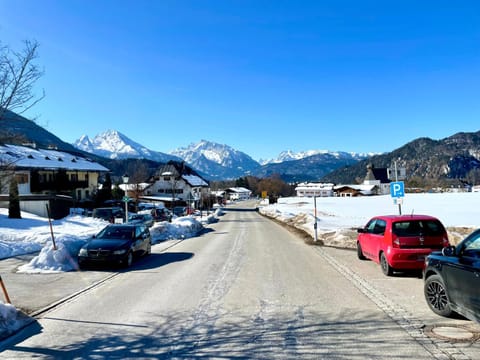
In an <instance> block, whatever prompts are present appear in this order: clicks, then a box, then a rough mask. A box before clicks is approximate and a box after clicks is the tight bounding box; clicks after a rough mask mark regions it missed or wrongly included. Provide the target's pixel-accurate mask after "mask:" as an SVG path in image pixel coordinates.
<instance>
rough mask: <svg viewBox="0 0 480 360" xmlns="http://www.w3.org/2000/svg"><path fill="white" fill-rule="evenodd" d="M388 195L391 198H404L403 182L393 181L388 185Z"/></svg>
mask: <svg viewBox="0 0 480 360" xmlns="http://www.w3.org/2000/svg"><path fill="white" fill-rule="evenodd" d="M390 195H392V197H393V198H400V197H404V196H405V188H404V185H403V181H394V182H391V183H390Z"/></svg>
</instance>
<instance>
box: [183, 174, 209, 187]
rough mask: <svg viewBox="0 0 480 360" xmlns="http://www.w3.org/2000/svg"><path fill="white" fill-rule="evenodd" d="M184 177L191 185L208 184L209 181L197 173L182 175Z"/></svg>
mask: <svg viewBox="0 0 480 360" xmlns="http://www.w3.org/2000/svg"><path fill="white" fill-rule="evenodd" d="M182 179H183V180H185V181H186V182H187V183H188V184H189V185H191V186H208V183H207V182H206V181H205V180H203V179H202V178H201V177H200V176H197V175H182Z"/></svg>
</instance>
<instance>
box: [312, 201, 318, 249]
mask: <svg viewBox="0 0 480 360" xmlns="http://www.w3.org/2000/svg"><path fill="white" fill-rule="evenodd" d="M313 204H314V209H315V210H314V211H315V213H314V214H313V216H314V217H315V222H314V224H313V230H314V233H315V237H314V239H313V241H314V242H317V240H318V237H317V197H316V196H313Z"/></svg>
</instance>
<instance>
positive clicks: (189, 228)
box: [150, 216, 203, 244]
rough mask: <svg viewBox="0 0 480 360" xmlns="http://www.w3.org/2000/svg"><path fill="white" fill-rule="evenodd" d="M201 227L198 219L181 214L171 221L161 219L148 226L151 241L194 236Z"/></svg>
mask: <svg viewBox="0 0 480 360" xmlns="http://www.w3.org/2000/svg"><path fill="white" fill-rule="evenodd" d="M202 229H203V225H202V223H201V222H200V221H198V220H197V219H195V218H194V217H193V216H182V217H177V218H174V219H173V220H172V222H171V223H169V222H166V221H163V222H160V223H156V224H155V226H153V227H152V228H150V234H151V236H152V243H154V244H156V243H157V242H159V241H164V240H172V239H185V238H189V237H192V236H195V235H196V234H198V233H199V232H200V231H201V230H202Z"/></svg>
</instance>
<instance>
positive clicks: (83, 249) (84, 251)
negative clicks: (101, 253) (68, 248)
mask: <svg viewBox="0 0 480 360" xmlns="http://www.w3.org/2000/svg"><path fill="white" fill-rule="evenodd" d="M87 255H88V251H87V249H85V248H81V249H80V251H79V252H78V256H87Z"/></svg>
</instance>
